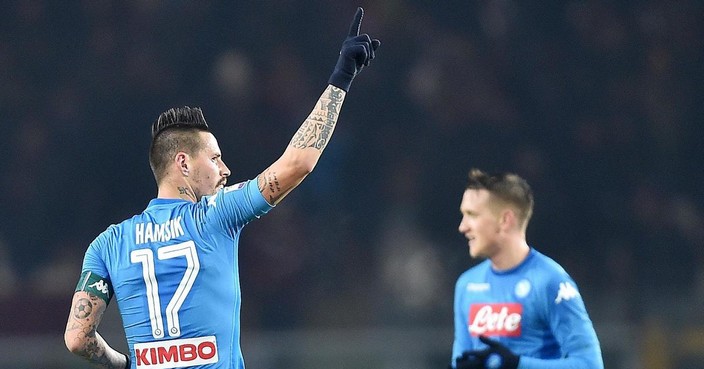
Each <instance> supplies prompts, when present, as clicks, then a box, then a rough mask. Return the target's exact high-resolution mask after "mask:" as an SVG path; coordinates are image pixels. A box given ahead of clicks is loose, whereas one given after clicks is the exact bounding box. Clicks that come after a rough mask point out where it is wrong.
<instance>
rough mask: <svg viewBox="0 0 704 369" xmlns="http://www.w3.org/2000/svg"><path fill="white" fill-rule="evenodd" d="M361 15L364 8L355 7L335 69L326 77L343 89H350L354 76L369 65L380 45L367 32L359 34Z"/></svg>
mask: <svg viewBox="0 0 704 369" xmlns="http://www.w3.org/2000/svg"><path fill="white" fill-rule="evenodd" d="M363 16H364V10H363V9H362V8H357V13H355V15H354V19H353V20H352V24H351V25H350V31H349V33H348V35H347V38H345V41H344V42H343V43H342V49H340V57H339V59H338V60H337V64H335V70H333V72H332V74H331V75H330V79H328V83H329V84H331V85H333V86H335V87H339V88H341V89H343V90H345V91H349V90H350V85H351V84H352V80H353V79H354V77H355V76H357V74H359V72H361V71H362V68H364V66H366V65H369V62H370V61H371V60H372V59H374V52H375V51H376V49H377V48H378V47H379V45H381V41H379V40H377V39H371V38H370V37H369V35H368V34H366V33H365V34H361V35H360V34H359V28H360V27H361V26H362V17H363Z"/></svg>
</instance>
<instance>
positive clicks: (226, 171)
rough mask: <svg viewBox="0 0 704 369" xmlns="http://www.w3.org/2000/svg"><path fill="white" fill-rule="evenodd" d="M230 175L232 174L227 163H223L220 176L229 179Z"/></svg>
mask: <svg viewBox="0 0 704 369" xmlns="http://www.w3.org/2000/svg"><path fill="white" fill-rule="evenodd" d="M230 174H232V173H231V172H230V168H228V167H227V165H225V163H222V168H220V175H221V176H223V177H225V178H227V177H229V176H230Z"/></svg>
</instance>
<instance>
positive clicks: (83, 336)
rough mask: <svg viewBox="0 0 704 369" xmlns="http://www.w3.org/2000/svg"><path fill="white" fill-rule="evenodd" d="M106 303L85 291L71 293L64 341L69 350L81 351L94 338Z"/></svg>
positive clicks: (92, 341)
mask: <svg viewBox="0 0 704 369" xmlns="http://www.w3.org/2000/svg"><path fill="white" fill-rule="evenodd" d="M106 307H107V303H106V302H105V301H104V300H103V299H101V298H99V297H98V296H96V295H94V294H93V293H90V292H86V291H77V292H75V293H74V294H73V301H72V302H71V311H70V312H69V316H68V322H67V324H66V331H65V332H64V341H65V342H66V347H68V349H69V350H70V351H71V352H76V351H83V350H84V349H85V348H86V347H87V346H89V345H91V344H93V343H94V342H95V340H96V330H97V329H98V325H99V324H100V321H101V320H102V318H103V313H104V312H105V309H106Z"/></svg>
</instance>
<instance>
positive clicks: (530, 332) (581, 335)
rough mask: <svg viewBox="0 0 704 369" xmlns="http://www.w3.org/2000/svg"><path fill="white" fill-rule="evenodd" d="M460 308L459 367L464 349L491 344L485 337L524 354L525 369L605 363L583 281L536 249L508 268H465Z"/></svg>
mask: <svg viewBox="0 0 704 369" xmlns="http://www.w3.org/2000/svg"><path fill="white" fill-rule="evenodd" d="M454 311H455V313H454V314H455V340H454V344H453V347H452V365H453V367H454V365H455V361H454V359H455V358H457V357H459V356H461V355H462V352H464V351H469V350H481V349H485V348H486V347H487V346H486V345H484V344H483V343H482V342H481V341H480V340H479V336H480V335H485V336H487V337H489V338H491V339H494V340H497V341H499V342H501V343H502V344H504V345H506V346H507V347H508V348H509V349H511V351H513V352H514V353H515V354H517V355H521V359H520V362H519V366H518V368H519V369H530V368H541V369H552V368H585V369H587V368H589V369H596V368H598V369H603V367H604V364H603V362H602V357H601V349H600V347H599V341H598V339H597V336H596V332H595V331H594V328H593V325H592V322H591V320H590V318H589V316H588V314H587V311H586V308H585V306H584V302H583V300H582V298H581V296H580V294H579V290H578V289H577V285H576V284H575V282H574V281H573V280H572V278H571V277H570V276H569V275H568V274H567V272H566V271H565V270H564V269H563V268H562V267H561V266H560V265H559V264H557V263H556V262H555V261H553V260H552V259H551V258H549V257H547V256H545V255H543V254H541V253H540V252H538V251H536V250H535V249H532V248H531V250H530V253H529V254H528V257H527V258H526V259H525V260H524V261H523V262H522V263H521V264H520V265H518V266H516V267H515V268H513V269H510V270H507V271H501V272H497V271H495V270H493V269H492V268H491V262H490V261H489V260H485V261H483V262H482V263H480V264H478V265H476V266H475V267H473V268H470V269H469V270H467V271H466V272H464V273H463V274H462V275H461V276H460V277H459V278H458V280H457V284H456V286H455V306H454ZM560 358H564V360H559V361H546V360H547V359H560Z"/></svg>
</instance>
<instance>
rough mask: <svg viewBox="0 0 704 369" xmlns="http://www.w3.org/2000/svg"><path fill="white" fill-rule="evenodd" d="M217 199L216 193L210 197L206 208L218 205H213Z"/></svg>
mask: <svg viewBox="0 0 704 369" xmlns="http://www.w3.org/2000/svg"><path fill="white" fill-rule="evenodd" d="M217 198H218V193H217V192H216V193H215V195H213V196H211V197H210V198H209V199H208V206H217V205H218V204H216V203H215V200H217Z"/></svg>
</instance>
